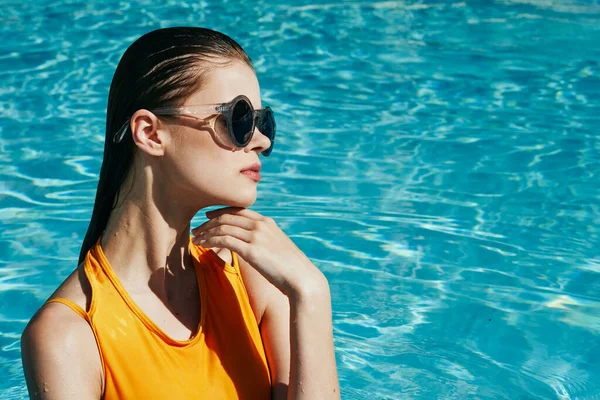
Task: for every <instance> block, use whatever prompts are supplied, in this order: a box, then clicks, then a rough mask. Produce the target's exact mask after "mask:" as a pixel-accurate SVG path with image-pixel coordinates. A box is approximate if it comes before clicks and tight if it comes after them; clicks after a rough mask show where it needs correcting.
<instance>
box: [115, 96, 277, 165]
mask: <svg viewBox="0 0 600 400" xmlns="http://www.w3.org/2000/svg"><path fill="white" fill-rule="evenodd" d="M150 111H151V112H152V113H154V114H156V115H163V116H183V117H192V118H196V117H198V116H199V115H206V114H208V115H211V114H220V115H222V116H223V119H224V121H225V124H226V126H227V132H228V133H229V138H230V140H231V142H232V143H233V145H234V146H235V147H237V148H243V147H246V146H247V145H248V143H250V141H251V140H252V136H254V131H255V129H256V128H257V127H258V129H259V130H260V131H261V133H262V134H263V135H265V136H266V137H267V138H269V140H270V141H271V146H269V148H268V149H266V150H264V151H263V152H262V154H263V155H264V156H268V155H269V154H271V151H273V144H274V143H275V117H274V116H273V111H272V110H271V108H270V107H265V108H263V109H260V110H255V109H254V107H252V103H250V100H249V99H248V98H247V97H246V96H244V95H239V96H237V97H236V98H234V99H233V100H231V101H230V102H229V103H223V104H210V105H209V104H207V105H201V106H188V107H161V108H156V109H153V110H150ZM128 127H129V120H127V121H126V122H125V123H124V124H123V126H122V127H121V128H120V129H119V130H118V131H117V133H115V135H114V136H113V142H115V143H119V142H121V140H123V137H124V136H125V134H126V133H127V128H128Z"/></svg>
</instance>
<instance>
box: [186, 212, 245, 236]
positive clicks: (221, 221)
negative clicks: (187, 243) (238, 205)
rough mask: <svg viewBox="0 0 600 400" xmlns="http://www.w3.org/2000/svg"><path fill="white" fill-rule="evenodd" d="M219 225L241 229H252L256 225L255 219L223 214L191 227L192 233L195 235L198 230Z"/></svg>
mask: <svg viewBox="0 0 600 400" xmlns="http://www.w3.org/2000/svg"><path fill="white" fill-rule="evenodd" d="M219 225H232V226H237V227H239V228H242V229H246V230H252V229H254V228H255V226H256V221H255V220H253V219H250V218H247V217H244V216H241V215H231V214H223V215H220V216H218V217H215V218H213V219H209V220H208V221H206V222H205V223H203V224H202V225H200V226H198V227H196V228H194V229H192V234H194V235H197V234H198V233H200V232H203V231H207V230H209V229H211V228H214V227H216V226H219Z"/></svg>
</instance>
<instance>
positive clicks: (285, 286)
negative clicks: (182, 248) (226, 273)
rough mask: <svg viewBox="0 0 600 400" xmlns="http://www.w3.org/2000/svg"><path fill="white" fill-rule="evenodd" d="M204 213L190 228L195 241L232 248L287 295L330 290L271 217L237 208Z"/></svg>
mask: <svg viewBox="0 0 600 400" xmlns="http://www.w3.org/2000/svg"><path fill="white" fill-rule="evenodd" d="M206 216H207V217H208V218H209V220H208V221H207V222H205V223H203V224H202V225H200V226H199V227H197V228H195V229H193V230H192V234H193V235H194V239H193V242H194V243H195V244H198V245H200V246H202V247H208V248H210V247H221V248H227V249H229V250H232V251H235V252H236V253H238V254H239V255H240V256H241V257H242V258H243V259H244V260H246V261H247V262H248V263H249V264H250V265H251V266H252V267H254V268H255V269H256V270H257V271H258V272H260V273H261V274H262V275H263V276H264V277H265V278H266V279H267V280H269V281H270V282H271V283H272V284H273V285H275V286H276V287H277V288H278V289H279V290H281V291H282V292H283V293H284V294H285V295H287V296H288V297H296V296H299V295H302V294H306V293H314V291H315V290H316V291H321V290H329V288H328V286H327V281H326V279H325V276H324V275H323V274H322V273H321V271H319V269H318V268H317V267H315V266H314V265H313V264H312V263H311V262H310V260H309V259H308V257H306V255H305V254H304V253H303V252H302V251H301V250H300V249H299V248H298V247H297V246H296V245H295V244H294V243H293V242H292V241H291V239H290V238H289V237H288V236H287V235H286V234H285V233H284V232H283V231H282V230H281V229H280V228H279V227H278V226H277V224H276V223H275V221H274V220H273V219H271V218H267V217H263V216H262V215H260V214H259V213H257V212H255V211H252V210H248V209H246V208H237V207H227V208H221V209H219V210H214V211H209V212H207V213H206Z"/></svg>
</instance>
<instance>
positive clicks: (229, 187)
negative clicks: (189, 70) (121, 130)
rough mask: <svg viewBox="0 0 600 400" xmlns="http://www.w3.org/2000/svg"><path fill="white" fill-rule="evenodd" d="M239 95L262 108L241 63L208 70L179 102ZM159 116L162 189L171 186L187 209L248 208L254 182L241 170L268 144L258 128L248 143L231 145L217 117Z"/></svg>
mask: <svg viewBox="0 0 600 400" xmlns="http://www.w3.org/2000/svg"><path fill="white" fill-rule="evenodd" d="M240 94H243V95H245V96H246V97H248V99H250V102H251V103H252V106H253V107H254V109H260V108H262V105H261V101H260V89H259V85H258V80H257V79H256V75H255V74H254V72H253V71H252V70H251V69H250V68H249V67H248V66H247V65H245V64H241V63H235V64H233V65H231V66H229V67H225V68H214V69H212V70H211V71H210V72H209V73H208V74H207V76H206V78H205V81H204V84H203V86H202V90H200V91H198V92H196V93H195V94H193V95H192V96H191V97H190V98H189V99H188V100H187V101H186V102H185V103H184V104H183V106H185V107H188V106H199V105H207V104H221V103H227V102H229V101H231V100H233V98H235V97H236V96H238V95H240ZM199 118H200V120H195V119H190V118H186V117H181V118H175V119H169V120H168V121H167V120H163V121H164V122H165V124H164V125H163V126H162V127H161V128H162V129H166V130H168V131H169V133H170V134H169V135H166V138H167V140H166V143H165V153H164V156H163V159H162V160H161V162H160V164H159V166H160V167H159V168H160V170H161V173H160V175H161V177H160V178H159V179H160V181H161V184H162V187H163V190H164V189H166V190H169V191H171V190H173V191H175V193H173V192H171V193H170V194H168V196H169V197H172V196H171V195H174V196H175V197H176V199H177V201H178V202H181V204H182V205H183V204H186V205H189V206H192V207H200V208H202V207H206V206H210V205H226V206H234V207H248V206H250V205H252V204H253V203H254V202H255V201H256V187H257V185H258V182H257V181H256V180H255V179H256V178H254V179H252V178H251V174H250V175H248V174H243V173H242V171H243V170H244V169H247V168H249V167H250V166H252V165H253V164H257V163H258V164H260V160H259V154H260V153H261V152H262V151H263V150H265V149H267V148H269V146H270V145H271V142H270V141H269V139H268V138H267V137H266V136H264V135H263V134H262V133H261V132H260V131H259V129H258V128H256V129H255V131H254V136H253V137H252V140H251V141H250V143H249V144H248V145H247V146H246V147H245V148H243V149H235V148H234V146H233V144H232V143H231V140H230V139H229V136H228V133H227V127H226V126H225V123H224V121H223V117H222V116H220V117H218V118H216V117H214V116H213V117H208V116H207V117H206V119H205V118H204V116H203V115H200V116H199Z"/></svg>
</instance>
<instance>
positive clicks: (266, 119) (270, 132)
mask: <svg viewBox="0 0 600 400" xmlns="http://www.w3.org/2000/svg"><path fill="white" fill-rule="evenodd" d="M259 129H260V131H261V132H262V134H263V135H265V136H266V137H268V138H269V140H270V141H271V146H269V148H268V149H266V150H265V151H263V152H262V154H263V155H264V156H268V155H269V154H271V151H273V144H275V118H274V117H273V112H272V111H271V110H270V109H266V110H264V111H263V114H262V115H261V118H260V122H259Z"/></svg>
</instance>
